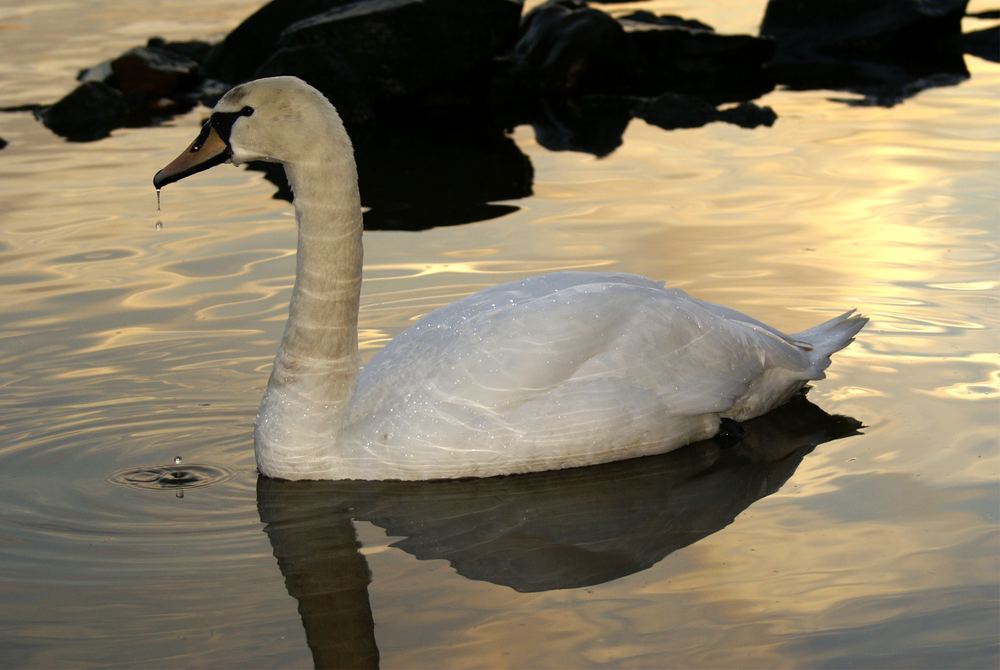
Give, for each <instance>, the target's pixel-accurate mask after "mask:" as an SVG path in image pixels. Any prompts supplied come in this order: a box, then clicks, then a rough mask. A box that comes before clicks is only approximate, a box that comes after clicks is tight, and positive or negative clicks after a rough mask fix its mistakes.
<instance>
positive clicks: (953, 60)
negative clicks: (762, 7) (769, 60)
mask: <svg viewBox="0 0 1000 670" xmlns="http://www.w3.org/2000/svg"><path fill="white" fill-rule="evenodd" d="M966 4H967V0H881V1H879V2H871V1H870V0H843V1H841V2H835V3H833V2H825V1H824V0H770V2H769V3H768V6H767V11H766V13H765V16H764V22H763V24H762V25H761V33H762V34H765V35H769V36H772V37H773V38H774V39H775V40H776V41H777V52H776V54H775V60H774V63H773V64H772V71H773V72H774V75H775V78H776V80H777V81H778V82H779V83H781V84H783V85H785V86H787V87H788V88H792V89H800V90H802V89H820V88H827V89H833V90H844V91H850V92H853V93H857V94H859V95H860V96H861V97H860V98H854V99H846V100H844V101H845V102H848V103H850V104H864V105H881V106H892V105H895V104H897V103H899V102H901V101H902V100H905V99H906V98H908V97H910V96H912V95H915V94H916V93H918V92H919V91H921V90H924V89H926V88H929V87H932V86H945V85H954V84H956V83H958V82H960V81H962V80H964V79H966V78H968V76H969V74H968V70H966V68H965V63H964V61H963V60H962V54H961V20H962V16H963V14H964V13H965V7H966Z"/></svg>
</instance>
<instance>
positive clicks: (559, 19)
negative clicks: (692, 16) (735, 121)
mask: <svg viewBox="0 0 1000 670" xmlns="http://www.w3.org/2000/svg"><path fill="white" fill-rule="evenodd" d="M773 52H774V45H773V43H772V42H771V41H770V40H767V39H761V38H758V37H753V36H750V35H718V34H716V33H715V32H713V31H712V29H711V27H710V26H708V25H706V24H704V23H701V22H699V21H690V20H687V19H682V18H680V17H676V16H656V15H655V14H652V13H650V12H633V13H631V14H628V15H626V16H623V17H620V18H618V19H615V18H612V17H610V16H608V15H607V14H605V13H604V12H601V11H599V10H596V9H592V8H590V7H588V6H587V5H586V3H584V2H581V1H580V0H549V1H548V2H546V3H544V4H542V5H539V6H538V7H536V8H535V9H533V10H532V11H531V12H528V14H527V15H525V18H524V21H523V22H522V26H521V37H520V39H519V40H518V42H517V45H516V46H515V48H514V54H513V55H514V58H515V59H517V60H518V61H519V62H520V63H521V64H522V66H523V69H525V70H528V71H531V72H533V73H534V74H535V77H536V79H537V81H538V82H539V87H540V88H541V89H542V90H546V91H569V92H573V93H605V94H606V93H618V94H630V95H644V96H649V95H656V94H658V93H661V92H663V91H668V90H673V91H681V92H687V93H697V94H699V95H702V96H704V97H711V98H713V99H715V100H716V101H718V102H722V101H733V100H748V99H752V98H755V97H758V96H759V95H761V94H763V93H766V92H767V91H769V90H771V89H772V88H773V82H772V81H771V78H770V77H769V75H768V74H767V73H766V72H765V71H764V69H763V65H764V64H765V63H766V62H767V61H768V60H769V59H770V58H771V56H772V55H773Z"/></svg>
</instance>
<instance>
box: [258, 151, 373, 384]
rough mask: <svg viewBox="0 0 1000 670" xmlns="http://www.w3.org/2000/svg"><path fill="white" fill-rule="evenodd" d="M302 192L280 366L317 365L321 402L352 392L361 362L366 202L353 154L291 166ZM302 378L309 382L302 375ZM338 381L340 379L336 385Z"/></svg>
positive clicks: (298, 196) (295, 186)
mask: <svg viewBox="0 0 1000 670" xmlns="http://www.w3.org/2000/svg"><path fill="white" fill-rule="evenodd" d="M285 170H286V173H287V175H288V180H289V182H290V184H291V186H292V191H293V193H294V194H295V218H296V221H297V223H298V253H297V257H296V268H295V286H294V288H293V289H292V299H291V304H290V306H289V312H288V323H287V325H286V326H285V334H284V337H283V338H282V342H281V350H280V351H279V354H278V358H277V360H276V362H275V370H276V371H278V370H279V369H281V371H282V372H284V373H287V374H292V375H295V373H297V372H299V371H301V370H303V369H306V370H308V369H310V368H312V369H313V372H315V374H316V376H317V377H322V379H316V380H315V382H316V383H310V384H309V387H310V388H312V389H313V390H314V391H315V393H316V394H317V395H315V396H313V397H311V398H310V399H312V400H315V401H319V402H331V401H336V400H338V399H340V398H342V397H343V396H344V394H345V393H346V394H348V395H349V394H350V389H345V388H344V385H343V384H341V383H339V380H336V379H335V378H338V377H340V378H344V377H350V380H351V381H352V382H353V378H354V376H355V375H356V373H357V367H358V304H359V300H360V295H361V269H362V257H363V251H362V245H361V233H362V222H361V205H360V197H359V195H358V186H357V176H356V172H355V168H354V160H353V157H352V156H348V157H346V159H345V158H344V157H339V160H338V157H337V156H330V157H325V158H321V159H320V160H316V161H309V162H305V163H296V164H295V165H288V166H286V168H285ZM300 381H306V380H305V379H301V380H300ZM334 381H338V383H333V382H334Z"/></svg>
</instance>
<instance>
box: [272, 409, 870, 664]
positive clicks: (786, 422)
mask: <svg viewBox="0 0 1000 670" xmlns="http://www.w3.org/2000/svg"><path fill="white" fill-rule="evenodd" d="M859 427H860V424H859V423H858V422H857V421H855V420H854V419H850V418H846V417H841V416H830V415H829V414H826V413H825V412H824V411H823V410H821V409H819V408H818V407H817V406H815V405H813V404H812V403H810V402H809V401H808V400H806V399H805V397H801V396H800V397H798V398H796V399H794V400H793V401H792V402H790V403H788V404H787V405H785V406H784V407H782V408H780V409H778V410H775V411H774V412H771V413H770V414H768V415H766V416H763V417H760V418H758V419H755V420H753V421H749V422H747V423H745V424H744V434H743V436H742V438H740V439H739V442H738V443H737V444H735V445H732V446H729V447H726V446H725V445H724V444H722V443H721V441H718V440H715V441H706V442H700V443H697V444H693V445H690V446H688V447H684V448H682V449H679V450H677V451H674V452H671V453H668V454H664V455H662V456H654V457H649V458H641V459H634V460H630V461H623V462H619V463H611V464H607V465H600V466H594V467H589V468H578V469H573V470H562V471H555V472H542V473H535V474H529V475H520V476H514V477H495V478H490V479H465V480H458V481H443V482H357V481H333V482H286V481H277V480H272V479H267V478H263V477H262V478H260V479H258V482H257V505H258V510H259V512H260V518H261V521H262V522H263V523H264V524H265V527H264V532H265V533H267V536H268V538H269V539H270V540H271V545H272V547H273V549H274V555H275V557H277V559H278V565H279V567H280V568H281V572H282V574H283V575H284V577H285V583H286V585H287V587H288V592H289V594H291V595H292V597H294V598H295V599H296V600H297V601H298V603H299V612H300V614H301V615H302V621H303V624H304V626H305V630H306V637H307V639H308V642H309V646H310V648H311V650H312V653H313V658H314V660H315V662H316V665H317V666H318V667H336V666H350V667H365V666H374V665H377V663H378V649H377V647H376V646H375V640H374V631H373V623H372V613H371V606H370V605H369V602H368V591H367V588H368V582H369V581H370V579H371V576H370V573H369V571H368V566H367V564H366V563H365V559H364V557H363V556H362V555H361V553H360V552H359V551H358V549H359V544H358V541H357V538H356V535H355V532H354V527H353V525H352V520H354V519H358V520H364V521H369V522H371V523H373V524H375V525H377V526H380V527H381V528H383V529H385V531H386V532H387V533H388V534H389V535H391V536H401V537H402V538H403V539H401V540H399V541H397V542H396V543H394V544H393V545H392V546H394V547H398V548H400V549H402V550H404V551H406V552H408V553H410V554H413V555H414V556H416V557H417V558H419V559H436V558H443V559H446V560H447V561H448V562H449V563H450V564H451V565H452V566H453V567H454V568H455V570H456V571H457V572H458V573H459V574H461V575H463V576H465V577H468V578H469V579H476V580H482V581H488V582H492V583H494V584H501V585H505V586H509V587H511V588H513V589H516V590H518V591H546V590H550V589H565V588H573V587H579V586H586V585H592V584H599V583H602V582H606V581H609V580H612V579H616V578H618V577H623V576H625V575H630V574H632V573H635V572H638V571H640V570H644V569H646V568H648V567H650V566H652V565H654V564H655V563H657V562H658V561H660V560H662V559H663V558H664V557H665V556H666V555H667V554H669V553H671V552H672V551H675V550H677V549H680V548H682V547H686V546H687V545H689V544H691V543H693V542H696V541H698V540H700V539H701V538H703V537H706V536H708V535H710V534H712V533H714V532H716V531H718V530H720V529H722V528H724V527H726V526H727V525H729V524H730V523H731V522H732V521H733V519H734V518H736V516H737V515H738V514H739V513H740V512H742V511H743V510H744V509H746V508H747V507H749V506H750V505H751V504H752V503H754V502H755V501H756V500H759V499H760V498H763V497H764V496H766V495H769V494H771V493H773V492H775V491H777V490H778V489H779V488H780V487H781V486H782V484H784V483H785V481H787V480H788V478H789V477H790V476H791V475H792V473H793V472H795V469H796V468H797V467H798V465H799V463H800V462H801V461H802V458H803V457H804V456H805V455H806V454H808V453H809V452H810V451H812V449H813V448H814V447H815V446H816V445H818V444H822V443H823V442H827V441H829V440H833V439H837V438H839V437H845V436H847V435H852V434H855V433H856V431H857V428H859Z"/></svg>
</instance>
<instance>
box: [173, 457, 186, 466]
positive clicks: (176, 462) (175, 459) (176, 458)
mask: <svg viewBox="0 0 1000 670" xmlns="http://www.w3.org/2000/svg"><path fill="white" fill-rule="evenodd" d="M183 461H184V459H183V458H181V457H180V456H174V465H180V464H181V463H182V462H183Z"/></svg>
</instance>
